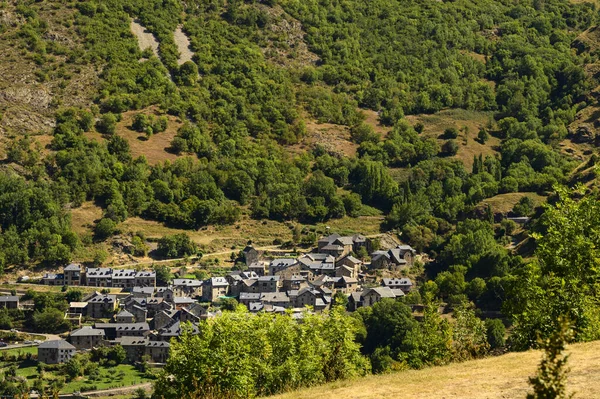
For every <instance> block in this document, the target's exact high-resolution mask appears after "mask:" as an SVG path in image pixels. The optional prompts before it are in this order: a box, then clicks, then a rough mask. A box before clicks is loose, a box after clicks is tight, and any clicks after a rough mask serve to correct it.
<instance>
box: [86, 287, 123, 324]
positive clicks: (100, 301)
mask: <svg viewBox="0 0 600 399" xmlns="http://www.w3.org/2000/svg"><path fill="white" fill-rule="evenodd" d="M117 305H118V301H117V297H116V295H110V294H99V293H96V295H95V296H94V297H92V298H90V299H89V300H88V306H87V312H88V316H89V317H91V318H93V319H102V318H108V317H111V316H112V315H113V313H114V312H115V310H116V309H117Z"/></svg>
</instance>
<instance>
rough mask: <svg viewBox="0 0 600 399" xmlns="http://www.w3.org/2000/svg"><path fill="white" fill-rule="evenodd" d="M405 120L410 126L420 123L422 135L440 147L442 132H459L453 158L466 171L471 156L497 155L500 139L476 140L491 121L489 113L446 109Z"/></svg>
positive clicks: (470, 163) (470, 161) (408, 117)
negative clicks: (431, 138) (480, 131)
mask: <svg viewBox="0 0 600 399" xmlns="http://www.w3.org/2000/svg"><path fill="white" fill-rule="evenodd" d="M406 119H407V120H408V121H409V122H410V123H411V124H412V125H415V124H416V123H417V122H421V123H422V124H423V125H424V129H423V133H422V135H423V136H424V137H433V138H436V139H437V140H438V143H439V145H440V146H441V145H442V144H443V143H444V142H445V141H446V140H445V139H443V138H442V136H443V134H444V130H445V129H447V128H449V127H455V128H457V129H458V130H459V131H460V132H459V135H458V138H456V142H457V143H458V146H459V148H458V153H457V154H456V155H455V156H454V158H456V159H459V160H461V161H462V162H463V163H464V165H465V168H466V169H467V170H472V169H473V156H475V155H476V156H479V154H483V156H484V157H485V156H486V155H494V154H496V153H497V151H496V149H495V148H496V147H497V146H498V145H500V139H498V138H496V137H493V136H490V138H489V140H488V141H487V142H486V143H485V144H481V143H479V141H477V140H476V138H477V133H478V132H479V129H480V128H482V127H485V126H486V125H487V124H488V123H489V122H490V120H491V119H492V114H491V113H489V112H477V111H468V110H463V109H447V110H442V111H440V112H438V113H436V114H431V115H429V114H427V115H426V114H422V115H408V116H407V117H406ZM465 128H466V130H465Z"/></svg>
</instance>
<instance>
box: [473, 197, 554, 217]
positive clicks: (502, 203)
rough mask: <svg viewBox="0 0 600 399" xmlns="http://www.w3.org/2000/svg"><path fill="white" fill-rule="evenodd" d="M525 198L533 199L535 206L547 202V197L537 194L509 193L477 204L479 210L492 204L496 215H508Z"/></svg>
mask: <svg viewBox="0 0 600 399" xmlns="http://www.w3.org/2000/svg"><path fill="white" fill-rule="evenodd" d="M523 197H529V198H531V199H532V200H533V203H534V204H535V206H539V205H541V204H543V203H544V202H546V197H544V196H542V195H539V194H536V193H507V194H498V195H496V196H494V197H492V198H487V199H484V200H483V201H481V202H480V203H479V204H477V208H484V207H485V206H486V205H487V204H490V206H491V207H492V210H493V211H494V212H495V213H503V214H506V213H508V212H510V211H511V210H512V208H513V207H514V206H515V204H516V203H517V202H519V200H520V199H521V198H523Z"/></svg>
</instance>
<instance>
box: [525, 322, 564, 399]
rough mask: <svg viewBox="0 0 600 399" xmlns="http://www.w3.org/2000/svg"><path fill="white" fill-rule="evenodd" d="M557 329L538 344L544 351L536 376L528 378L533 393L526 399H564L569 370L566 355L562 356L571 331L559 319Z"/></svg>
mask: <svg viewBox="0 0 600 399" xmlns="http://www.w3.org/2000/svg"><path fill="white" fill-rule="evenodd" d="M558 327H559V328H558V329H557V330H556V331H555V332H554V333H552V335H551V336H550V337H548V338H546V339H543V340H542V339H541V340H540V342H539V344H540V347H542V349H544V355H543V357H542V361H541V362H540V366H539V368H538V372H537V375H536V376H535V377H530V378H529V383H530V384H531V386H532V388H533V393H528V394H527V399H566V398H570V397H572V396H573V395H567V387H566V382H567V381H566V380H567V374H568V372H569V369H568V367H567V360H568V358H569V356H568V355H563V352H564V350H565V346H566V344H567V343H568V342H569V341H570V340H571V339H572V337H573V331H572V330H571V329H570V327H569V322H568V321H567V320H566V319H560V320H559V324H558Z"/></svg>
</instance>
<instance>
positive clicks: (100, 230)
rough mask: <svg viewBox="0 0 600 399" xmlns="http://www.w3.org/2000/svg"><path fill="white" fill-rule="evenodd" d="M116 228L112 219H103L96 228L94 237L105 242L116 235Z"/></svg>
mask: <svg viewBox="0 0 600 399" xmlns="http://www.w3.org/2000/svg"><path fill="white" fill-rule="evenodd" d="M116 227H117V225H116V224H115V222H114V221H113V220H112V219H109V218H102V219H100V221H99V222H98V223H97V224H96V227H95V228H94V235H95V237H96V238H97V239H99V240H105V239H107V238H109V237H111V236H112V235H113V234H114V232H115V229H116Z"/></svg>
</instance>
